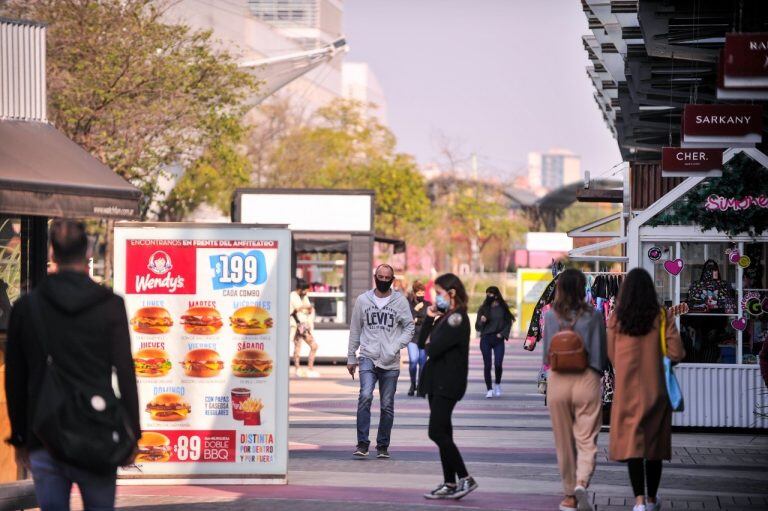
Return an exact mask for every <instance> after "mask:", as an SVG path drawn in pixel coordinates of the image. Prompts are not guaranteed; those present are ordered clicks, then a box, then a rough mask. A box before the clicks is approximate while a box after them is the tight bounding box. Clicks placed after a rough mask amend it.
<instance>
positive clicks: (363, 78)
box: [342, 62, 387, 125]
mask: <svg viewBox="0 0 768 511" xmlns="http://www.w3.org/2000/svg"><path fill="white" fill-rule="evenodd" d="M342 93H343V94H344V97H345V98H347V99H354V100H357V101H360V102H362V103H366V104H368V103H372V104H374V105H375V108H374V109H373V114H374V115H375V116H376V117H378V118H379V122H381V124H383V125H386V124H387V99H386V98H385V97H384V90H383V89H382V88H381V84H380V83H379V80H378V78H376V75H375V74H374V73H373V71H372V70H371V66H369V65H368V64H366V63H365V62H344V64H343V66H342Z"/></svg>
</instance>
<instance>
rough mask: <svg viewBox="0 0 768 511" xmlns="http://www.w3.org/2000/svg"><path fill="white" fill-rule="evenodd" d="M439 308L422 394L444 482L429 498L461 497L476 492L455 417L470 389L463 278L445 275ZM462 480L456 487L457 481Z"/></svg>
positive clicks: (439, 283) (433, 312)
mask: <svg viewBox="0 0 768 511" xmlns="http://www.w3.org/2000/svg"><path fill="white" fill-rule="evenodd" d="M435 294H436V299H435V305H432V306H430V307H429V308H428V309H427V317H426V318H425V319H424V324H423V325H422V328H421V335H420V339H422V340H423V342H424V345H425V347H426V350H427V363H426V365H425V366H424V376H423V378H422V379H421V381H420V382H419V395H427V397H428V398H429V438H430V439H431V440H432V441H433V442H435V444H437V447H438V449H440V461H441V462H442V465H443V476H444V481H443V482H442V483H440V485H439V486H438V487H437V488H435V489H434V490H432V491H431V492H429V493H426V494H424V496H425V497H426V498H428V499H460V498H462V497H464V496H465V495H466V494H468V493H469V492H471V491H473V490H475V489H476V488H477V483H476V482H475V480H474V479H473V478H472V477H471V476H470V475H469V474H468V473H467V469H466V467H465V466H464V461H463V460H462V458H461V453H459V449H458V447H456V444H455V443H454V442H453V426H452V425H451V415H452V414H453V408H454V407H455V406H456V403H458V402H459V401H460V400H461V398H462V397H464V392H466V390H467V374H468V372H469V335H470V325H469V318H468V317H467V301H468V299H467V292H466V291H465V290H464V285H463V284H462V283H461V280H459V278H458V277H457V276H456V275H454V274H452V273H446V274H445V275H441V276H440V277H438V278H437V280H436V281H435ZM457 476H458V478H459V480H458V484H457V482H456V477H457Z"/></svg>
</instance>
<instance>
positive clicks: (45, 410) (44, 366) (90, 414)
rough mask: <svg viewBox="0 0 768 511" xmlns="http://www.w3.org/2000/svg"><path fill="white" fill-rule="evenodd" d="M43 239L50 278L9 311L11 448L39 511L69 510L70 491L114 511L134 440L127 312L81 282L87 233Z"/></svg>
mask: <svg viewBox="0 0 768 511" xmlns="http://www.w3.org/2000/svg"><path fill="white" fill-rule="evenodd" d="M49 236H50V238H49V239H50V244H51V254H52V259H53V261H54V262H55V263H56V264H57V267H58V271H57V273H54V274H52V275H50V276H48V278H47V279H45V280H44V281H43V282H42V283H41V284H40V285H39V286H38V287H37V288H36V289H35V290H34V291H32V292H31V293H30V294H29V295H27V296H24V297H22V298H20V299H19V300H18V301H17V302H16V304H15V305H14V307H13V310H12V311H11V317H10V321H9V325H8V346H7V352H6V375H5V378H6V379H5V388H6V393H7V398H8V415H9V416H10V421H11V438H10V440H9V442H10V443H11V444H12V445H13V446H14V447H15V449H16V459H17V462H18V463H20V464H21V465H23V466H25V467H27V468H28V469H30V470H31V472H32V477H33V479H34V483H35V492H36V495H37V501H38V505H39V506H40V508H41V509H42V510H43V511H46V510H47V509H69V499H70V491H71V489H72V484H73V483H76V484H77V485H78V487H79V490H80V494H81V495H82V498H83V502H84V505H85V508H86V509H113V508H114V503H115V482H116V469H117V467H118V466H121V465H125V464H129V463H130V462H132V460H133V456H134V455H135V451H136V441H137V439H138V437H139V436H140V432H141V431H140V426H139V406H138V395H137V389H136V377H135V374H134V368H133V359H132V357H131V345H130V337H129V333H128V320H127V316H126V312H125V305H124V303H123V299H122V298H120V297H118V296H117V295H115V294H114V293H113V292H112V291H111V290H109V289H108V288H106V287H102V286H99V285H98V284H96V283H95V282H93V281H92V280H91V279H90V277H89V276H88V261H87V258H86V252H87V249H88V238H87V236H86V232H85V224H83V223H82V222H76V221H72V220H54V221H53V223H52V225H51V228H50V233H49ZM113 372H114V374H116V376H117V382H118V385H119V391H120V392H119V396H120V397H119V398H118V397H116V395H115V392H114V391H113V389H112V376H113Z"/></svg>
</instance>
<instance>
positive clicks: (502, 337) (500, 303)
mask: <svg viewBox="0 0 768 511" xmlns="http://www.w3.org/2000/svg"><path fill="white" fill-rule="evenodd" d="M514 321H515V316H514V315H513V314H512V311H511V310H509V306H508V305H507V302H505V301H504V297H503V296H501V291H500V290H499V288H498V287H496V286H491V287H489V288H488V289H486V290H485V300H484V301H483V304H482V305H481V306H480V309H479V310H478V311H477V320H476V321H475V330H476V331H477V333H478V334H479V335H480V351H481V352H482V354H483V376H485V387H486V390H487V393H486V394H485V397H486V398H492V397H494V396H495V397H499V396H501V372H502V364H503V362H504V343H505V342H506V341H507V340H509V332H510V330H511V329H512V323H514ZM492 358H493V360H491V359H492ZM492 363H493V367H494V371H495V375H494V376H495V379H494V380H493V386H491V383H492V380H491V364H492Z"/></svg>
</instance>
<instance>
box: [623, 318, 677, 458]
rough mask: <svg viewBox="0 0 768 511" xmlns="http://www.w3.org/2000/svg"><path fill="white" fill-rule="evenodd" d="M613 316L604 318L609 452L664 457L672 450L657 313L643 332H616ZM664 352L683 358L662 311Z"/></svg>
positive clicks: (670, 321)
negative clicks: (609, 369)
mask: <svg viewBox="0 0 768 511" xmlns="http://www.w3.org/2000/svg"><path fill="white" fill-rule="evenodd" d="M617 323H618V322H617V321H616V316H611V318H609V320H608V358H609V359H610V361H611V363H612V364H613V367H614V371H615V373H616V380H615V388H614V396H613V404H612V406H611V434H610V447H609V457H610V458H611V459H612V460H616V461H623V460H627V459H630V458H646V459H651V460H668V459H670V457H671V455H672V440H671V437H672V409H671V407H670V405H669V398H668V397H667V387H666V384H665V382H664V370H663V368H662V362H661V344H660V337H659V327H660V323H661V321H660V318H656V321H654V324H653V328H652V329H651V331H650V332H649V333H648V334H646V335H644V336H642V337H631V336H629V335H626V334H622V333H620V332H619V328H618V324H617ZM667 356H668V357H669V358H670V359H671V360H672V361H673V362H679V361H680V360H682V359H683V357H685V350H684V349H683V343H682V341H681V340H680V333H679V332H678V331H677V326H676V325H675V321H674V317H673V316H672V315H667Z"/></svg>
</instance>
